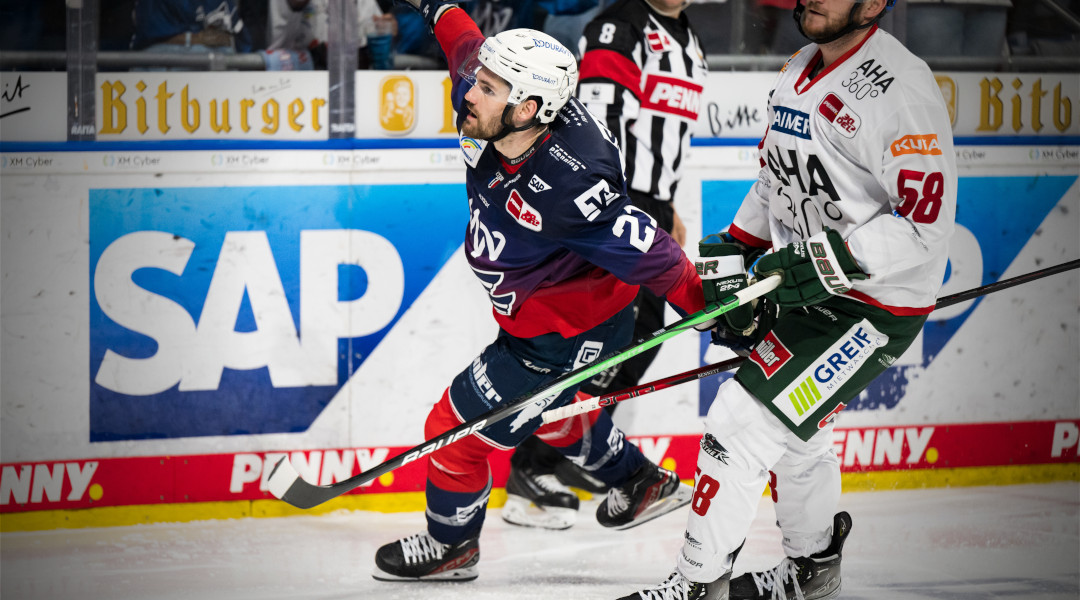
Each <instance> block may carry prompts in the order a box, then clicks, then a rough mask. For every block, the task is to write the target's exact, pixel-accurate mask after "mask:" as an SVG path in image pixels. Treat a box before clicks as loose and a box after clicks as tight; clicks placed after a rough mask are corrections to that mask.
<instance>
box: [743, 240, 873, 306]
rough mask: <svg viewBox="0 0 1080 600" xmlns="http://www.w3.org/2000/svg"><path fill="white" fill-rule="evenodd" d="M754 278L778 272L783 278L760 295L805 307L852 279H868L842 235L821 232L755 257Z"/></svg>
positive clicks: (841, 289) (845, 286) (844, 288)
mask: <svg viewBox="0 0 1080 600" xmlns="http://www.w3.org/2000/svg"><path fill="white" fill-rule="evenodd" d="M751 272H752V274H753V275H754V277H755V278H757V279H759V280H760V279H764V278H766V277H768V276H770V275H777V274H779V275H780V276H781V277H782V278H783V281H781V282H780V285H779V287H777V288H776V289H775V290H773V291H771V292H768V293H767V294H765V295H764V298H767V299H769V300H772V301H773V302H775V303H777V304H779V305H780V306H809V305H811V304H817V303H818V302H822V301H824V300H826V299H828V298H831V297H832V296H834V295H836V294H843V293H845V292H847V291H848V290H850V289H851V280H852V279H868V278H869V275H867V274H866V273H864V272H863V271H862V269H860V268H859V264H858V263H856V262H855V258H854V257H853V256H851V252H850V251H849V250H848V247H847V244H846V243H845V242H844V238H842V237H840V234H839V233H837V232H836V231H834V230H832V229H829V228H828V227H826V228H825V231H822V232H821V233H819V234H817V235H814V236H813V237H811V238H810V239H808V240H806V241H804V242H794V243H791V244H788V245H787V246H785V247H783V248H780V249H779V250H777V251H776V252H772V253H770V254H766V255H764V256H762V257H761V258H759V259H758V260H757V262H755V263H754V265H753V266H752V267H751Z"/></svg>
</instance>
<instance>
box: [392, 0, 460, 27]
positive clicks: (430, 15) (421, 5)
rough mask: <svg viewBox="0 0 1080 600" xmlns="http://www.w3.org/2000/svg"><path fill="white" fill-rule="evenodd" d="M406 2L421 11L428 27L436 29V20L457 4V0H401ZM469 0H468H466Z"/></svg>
mask: <svg viewBox="0 0 1080 600" xmlns="http://www.w3.org/2000/svg"><path fill="white" fill-rule="evenodd" d="M399 1H400V2H402V3H404V4H408V5H409V6H411V7H413V8H414V9H416V11H417V12H419V13H420V16H421V17H423V18H424V22H425V23H427V26H428V29H429V30H431V31H435V22H436V21H438V20H439V17H441V16H442V15H443V13H444V12H446V11H447V10H449V9H451V8H454V7H455V6H457V1H455V0H399ZM466 1H467V0H466Z"/></svg>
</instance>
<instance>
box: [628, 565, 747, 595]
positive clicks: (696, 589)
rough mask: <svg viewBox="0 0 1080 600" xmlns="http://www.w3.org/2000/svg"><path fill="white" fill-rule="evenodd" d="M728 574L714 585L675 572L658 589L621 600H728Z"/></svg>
mask: <svg viewBox="0 0 1080 600" xmlns="http://www.w3.org/2000/svg"><path fill="white" fill-rule="evenodd" d="M730 577H731V574H730V573H728V574H727V575H724V576H723V577H721V578H720V579H717V580H716V581H714V582H712V583H695V582H693V581H690V580H689V579H687V578H685V577H683V576H682V573H679V571H678V570H676V571H675V572H673V573H672V574H671V575H669V576H668V578H667V579H665V580H664V582H663V583H661V584H660V585H658V586H656V587H651V588H648V589H644V590H641V591H640V592H636V593H633V594H630V595H629V596H623V597H622V598H619V600H728V579H729V578H730Z"/></svg>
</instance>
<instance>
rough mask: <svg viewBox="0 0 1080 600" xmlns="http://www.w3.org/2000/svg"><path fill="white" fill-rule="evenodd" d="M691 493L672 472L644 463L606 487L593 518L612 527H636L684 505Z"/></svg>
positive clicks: (690, 489)
mask: <svg viewBox="0 0 1080 600" xmlns="http://www.w3.org/2000/svg"><path fill="white" fill-rule="evenodd" d="M693 492H694V490H693V488H691V487H690V486H689V485H685V484H684V483H682V482H681V481H679V476H678V475H676V474H675V473H673V472H672V471H668V470H667V469H662V468H660V467H658V466H656V465H654V464H653V463H651V462H649V463H645V464H644V465H643V466H642V467H641V468H640V469H638V470H637V472H636V473H634V475H633V476H632V477H631V478H630V480H629V481H627V482H626V483H624V484H623V485H621V486H619V487H613V488H611V489H610V490H608V493H607V497H605V498H604V500H603V502H601V503H600V506H598V507H597V508H596V520H597V521H598V522H599V523H600V524H601V525H603V526H604V527H611V528H613V529H629V528H631V527H637V526H638V525H641V524H642V523H645V522H648V521H651V520H653V519H655V518H656V517H659V516H661V515H664V514H667V513H669V512H671V511H673V510H675V509H676V508H679V507H681V506H684V505H686V504H688V503H689V502H690V497H691V496H692V495H693Z"/></svg>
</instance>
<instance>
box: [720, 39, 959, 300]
mask: <svg viewBox="0 0 1080 600" xmlns="http://www.w3.org/2000/svg"><path fill="white" fill-rule="evenodd" d="M820 60H821V54H820V52H819V51H818V50H817V46H816V45H813V44H811V45H809V46H807V47H805V48H803V49H802V50H801V51H799V52H797V53H796V54H795V55H793V56H792V57H791V58H790V59H788V61H787V64H785V65H784V68H783V69H781V71H780V75H779V76H778V77H777V80H776V87H775V88H774V89H773V91H772V93H771V96H770V101H769V108H768V118H769V128H768V130H767V131H766V134H765V137H764V139H763V140H762V143H761V146H760V148H761V165H762V169H761V172H760V174H759V176H758V181H757V182H756V183H755V184H754V186H753V187H752V188H751V190H750V192H749V193H748V194H747V196H746V198H745V199H744V200H743V203H742V205H741V207H740V208H739V211H738V213H737V214H736V216H735V220H734V223H733V224H732V226H731V228H730V232H731V233H732V234H733V235H734V236H735V237H736V238H739V239H742V240H743V241H744V242H748V243H751V244H754V245H757V246H769V245H771V246H773V247H774V248H780V247H783V246H785V245H787V244H789V243H791V242H794V241H799V240H804V239H806V238H809V237H810V236H812V235H814V234H816V233H818V232H820V231H822V228H823V227H826V226H827V227H829V228H831V229H834V230H836V231H838V232H840V234H841V235H842V236H843V237H844V239H846V240H847V242H848V247H849V248H850V250H851V253H852V255H853V256H854V257H855V260H856V261H857V262H858V263H859V265H860V266H861V267H862V269H863V270H864V271H865V272H866V273H868V274H869V275H870V278H869V279H867V280H864V281H855V282H854V288H853V289H852V290H851V291H850V292H848V293H847V294H846V296H848V297H850V298H853V299H855V300H859V301H862V302H866V303H869V304H872V305H874V306H878V307H880V308H884V309H886V310H888V311H889V312H891V313H893V314H896V315H914V314H926V313H929V312H930V311H931V310H933V307H934V303H935V302H936V297H937V293H938V291H939V289H940V288H941V284H942V279H943V278H944V275H945V266H946V261H947V260H948V242H949V238H950V237H951V235H952V232H953V223H954V219H955V214H956V188H957V179H956V156H955V153H954V150H953V139H952V130H951V126H950V121H949V116H948V112H947V109H946V107H945V102H944V99H943V98H942V95H941V91H940V89H939V88H938V86H937V83H936V81H935V79H934V76H933V74H932V73H931V72H930V69H929V68H928V67H927V66H926V63H925V62H923V61H922V60H920V59H919V58H918V57H916V56H915V55H913V54H912V53H911V52H909V51H908V50H907V49H906V48H904V46H903V45H902V44H900V42H898V41H897V40H896V39H895V38H893V37H892V36H891V35H889V34H888V33H887V32H885V31H882V30H880V29H878V28H877V27H876V26H875V27H874V28H873V29H871V31H870V32H869V34H868V35H867V37H866V38H865V39H864V40H863V41H862V43H860V44H859V45H858V46H856V47H855V48H852V49H851V50H850V51H849V52H847V53H846V54H845V55H844V56H842V57H841V58H840V59H838V60H837V61H836V62H834V63H833V64H832V65H830V66H829V67H828V68H826V69H824V70H822V71H821V72H820V73H818V74H817V76H816V77H814V78H812V79H811V78H810V73H811V72H812V70H813V67H814V66H815V65H816V64H817V63H818V62H819V61H820Z"/></svg>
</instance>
